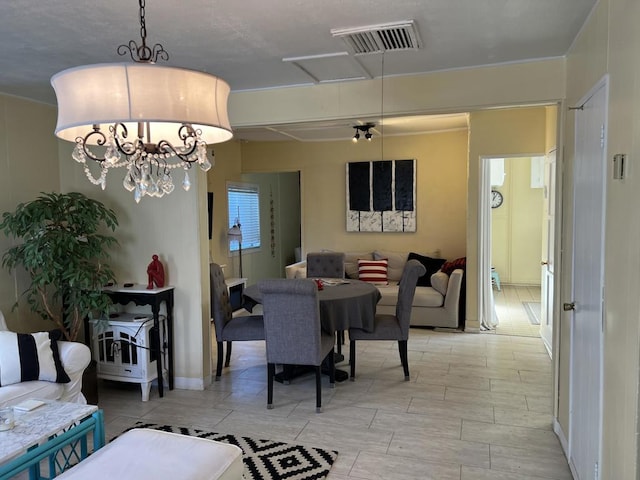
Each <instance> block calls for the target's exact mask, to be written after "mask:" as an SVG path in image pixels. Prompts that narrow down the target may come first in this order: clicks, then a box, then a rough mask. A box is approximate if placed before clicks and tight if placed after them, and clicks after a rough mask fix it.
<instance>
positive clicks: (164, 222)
mask: <svg viewBox="0 0 640 480" xmlns="http://www.w3.org/2000/svg"><path fill="white" fill-rule="evenodd" d="M72 147H73V145H72V144H71V143H69V142H63V141H59V142H58V149H59V156H60V174H61V185H60V188H61V190H62V191H63V192H68V191H78V192H82V193H84V194H85V195H87V196H90V197H92V198H95V199H97V200H99V201H101V202H102V203H104V204H105V205H106V206H107V207H109V208H112V209H113V210H114V211H115V212H116V214H117V216H118V221H119V224H120V225H119V227H118V229H117V230H116V233H115V236H116V237H117V239H118V241H119V243H120V246H119V248H118V249H117V250H116V251H115V252H113V253H112V261H111V264H112V267H113V268H114V272H115V274H116V279H117V281H118V283H124V282H133V283H146V281H147V274H146V271H147V265H148V264H149V262H150V261H151V256H152V255H153V254H158V256H159V257H160V260H161V261H162V262H163V264H164V268H165V274H166V279H167V283H168V284H170V285H173V286H175V292H174V296H175V307H174V325H175V328H174V330H175V334H174V354H175V355H174V358H175V384H176V386H177V387H178V388H187V389H202V388H203V387H204V386H206V385H207V384H209V382H210V381H211V377H210V372H211V370H210V369H211V365H210V355H211V354H210V342H209V340H208V339H209V328H210V313H209V299H208V296H209V282H208V280H209V276H208V268H209V267H208V259H207V257H206V251H207V250H206V245H207V234H208V228H207V220H206V211H207V198H206V174H205V173H204V172H202V171H201V170H200V169H199V168H193V169H191V170H190V171H189V174H190V176H191V182H192V187H191V190H190V191H188V192H185V191H184V190H183V189H182V187H181V183H182V178H183V173H182V170H181V169H176V170H173V171H172V176H173V177H174V182H175V183H176V189H175V190H174V192H173V193H171V195H168V196H165V197H163V198H148V197H145V198H143V199H142V200H141V201H140V203H139V204H136V202H135V201H134V199H133V193H131V192H127V191H126V190H125V189H124V188H123V187H122V179H123V178H124V173H125V171H124V170H123V169H116V170H115V171H112V172H110V173H109V175H108V177H107V188H106V190H104V191H103V190H101V189H100V187H97V186H94V185H92V184H90V183H89V182H88V181H87V179H86V178H85V174H84V172H83V170H82V167H81V166H80V165H79V164H78V163H76V162H74V161H73V160H72V159H71V150H72ZM119 308H122V307H119ZM127 308H128V309H129V310H144V311H147V312H148V311H149V309H148V308H147V307H135V306H134V305H129V306H128V307H127Z"/></svg>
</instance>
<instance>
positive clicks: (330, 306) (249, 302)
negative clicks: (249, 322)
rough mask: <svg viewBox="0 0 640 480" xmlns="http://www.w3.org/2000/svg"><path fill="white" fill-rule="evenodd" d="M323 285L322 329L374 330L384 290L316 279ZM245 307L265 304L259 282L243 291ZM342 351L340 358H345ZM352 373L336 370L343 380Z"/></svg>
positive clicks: (320, 289) (358, 282) (320, 294)
mask: <svg viewBox="0 0 640 480" xmlns="http://www.w3.org/2000/svg"><path fill="white" fill-rule="evenodd" d="M314 280H316V283H318V284H319V287H318V306H319V310H320V324H321V328H322V329H323V330H324V331H325V332H327V333H330V334H332V335H335V333H336V332H338V331H343V330H348V329H349V328H360V329H362V330H365V331H367V332H371V331H373V328H374V319H375V315H376V305H377V304H378V301H380V298H381V295H380V291H379V290H378V289H377V288H376V286H375V285H374V284H372V283H370V282H363V281H361V280H352V279H344V280H343V279H335V278H326V279H322V278H320V279H314ZM242 293H243V305H242V306H243V307H244V308H245V309H246V310H248V311H249V312H251V311H252V310H253V308H254V307H255V306H256V305H257V304H261V303H262V292H261V291H260V289H259V288H258V285H257V284H254V285H250V286H248V287H247V288H245V289H244V290H243V292H242ZM343 359H344V357H343V356H342V354H340V356H339V358H337V359H336V361H342V360H343ZM348 376H349V375H348V373H347V372H344V371H342V370H338V369H336V380H337V381H343V380H346V379H347V378H348Z"/></svg>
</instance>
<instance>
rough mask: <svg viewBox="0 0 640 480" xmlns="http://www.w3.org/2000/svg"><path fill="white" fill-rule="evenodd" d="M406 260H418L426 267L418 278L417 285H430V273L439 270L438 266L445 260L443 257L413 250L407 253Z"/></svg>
mask: <svg viewBox="0 0 640 480" xmlns="http://www.w3.org/2000/svg"><path fill="white" fill-rule="evenodd" d="M407 260H418V261H419V262H420V263H421V264H422V265H424V268H426V269H427V272H426V273H425V274H424V275H422V276H421V277H420V278H418V283H417V284H416V286H418V287H430V286H431V275H433V274H434V273H436V272H437V271H438V270H440V267H441V266H442V264H443V263H444V262H445V259H444V258H431V257H427V256H425V255H420V254H419V253H414V252H410V253H409V257H408V258H407Z"/></svg>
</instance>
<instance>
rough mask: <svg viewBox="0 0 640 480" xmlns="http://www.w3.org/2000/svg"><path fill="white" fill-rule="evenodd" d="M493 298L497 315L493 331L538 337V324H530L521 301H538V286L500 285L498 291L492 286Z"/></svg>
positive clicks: (501, 333)
mask: <svg viewBox="0 0 640 480" xmlns="http://www.w3.org/2000/svg"><path fill="white" fill-rule="evenodd" d="M493 298H494V302H495V308H496V316H497V317H498V322H499V323H498V326H497V327H496V330H495V333H497V334H498V335H517V336H525V337H539V336H540V333H539V331H540V325H532V324H531V322H529V316H528V314H527V312H526V311H525V309H524V307H523V305H522V302H539V301H540V287H539V286H521V285H504V284H503V285H502V288H501V290H500V291H498V290H497V289H496V288H495V287H494V288H493Z"/></svg>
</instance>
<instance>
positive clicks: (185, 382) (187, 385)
mask: <svg viewBox="0 0 640 480" xmlns="http://www.w3.org/2000/svg"><path fill="white" fill-rule="evenodd" d="M173 386H174V388H177V389H179V390H204V389H205V387H206V385H205V384H204V380H203V379H202V378H190V377H174V379H173ZM165 388H166V384H165Z"/></svg>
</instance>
